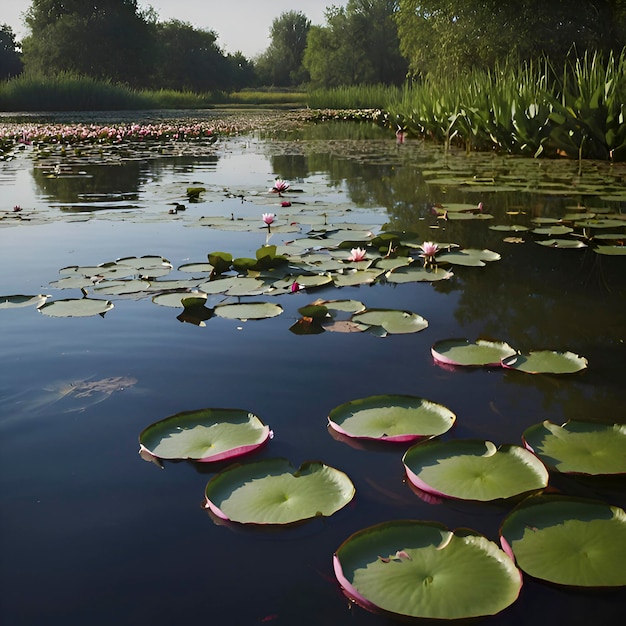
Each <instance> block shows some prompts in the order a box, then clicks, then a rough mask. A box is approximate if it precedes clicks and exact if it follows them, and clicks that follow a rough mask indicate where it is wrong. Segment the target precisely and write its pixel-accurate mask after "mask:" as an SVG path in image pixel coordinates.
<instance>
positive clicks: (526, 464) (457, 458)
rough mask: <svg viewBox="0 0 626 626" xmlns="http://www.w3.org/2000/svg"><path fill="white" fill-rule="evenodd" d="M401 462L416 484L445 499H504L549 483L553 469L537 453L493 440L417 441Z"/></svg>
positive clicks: (540, 487)
mask: <svg viewBox="0 0 626 626" xmlns="http://www.w3.org/2000/svg"><path fill="white" fill-rule="evenodd" d="M402 461H403V463H404V468H405V470H406V473H407V476H408V477H409V480H410V481H411V483H412V484H413V485H415V486H416V487H417V488H418V489H421V490H422V491H426V492H428V493H433V494H435V495H438V496H443V497H446V498H458V499H461V500H479V501H490V500H499V499H506V498H512V497H514V496H518V495H520V494H522V493H527V492H529V491H533V490H536V489H542V488H544V487H546V486H547V485H548V471H547V470H546V468H545V467H544V465H543V463H541V461H539V459H537V457H536V456H535V455H534V454H532V453H531V452H529V451H528V450H526V449H525V448H522V447H521V446H514V445H503V446H500V447H499V448H497V447H496V446H495V445H494V444H493V443H492V442H491V441H481V440H474V439H466V440H462V439H458V440H455V441H448V442H443V441H429V442H426V443H423V444H417V445H414V446H412V447H411V448H410V449H409V450H407V452H406V453H405V455H404V457H403V459H402Z"/></svg>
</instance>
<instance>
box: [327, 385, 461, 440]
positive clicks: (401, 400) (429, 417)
mask: <svg viewBox="0 0 626 626" xmlns="http://www.w3.org/2000/svg"><path fill="white" fill-rule="evenodd" d="M455 420H456V415H455V414H454V413H453V412H452V411H451V410H450V409H448V408H447V407H445V406H443V405H442V404H438V403H436V402H432V401H430V400H425V399H424V398H419V397H417V396H407V395H395V394H387V395H375V396H369V397H367V398H360V399H357V400H351V401H349V402H345V403H343V404H340V405H339V406H337V407H335V408H334V409H333V410H332V411H331V412H330V413H329V415H328V423H329V426H330V427H331V428H332V429H333V430H335V431H336V432H338V433H340V434H342V435H345V436H347V437H354V438H358V439H371V440H378V441H390V442H399V443H404V442H409V441H416V440H419V439H424V438H431V437H436V436H438V435H442V434H443V433H445V432H447V431H448V430H450V428H452V426H453V425H454V422H455Z"/></svg>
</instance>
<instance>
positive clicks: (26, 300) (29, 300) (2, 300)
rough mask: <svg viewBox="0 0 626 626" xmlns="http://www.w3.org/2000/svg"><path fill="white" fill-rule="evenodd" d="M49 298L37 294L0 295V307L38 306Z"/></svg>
mask: <svg viewBox="0 0 626 626" xmlns="http://www.w3.org/2000/svg"><path fill="white" fill-rule="evenodd" d="M48 298H49V296H43V295H41V294H38V295H36V296H23V295H14V296H0V309H18V308H21V307H25V306H34V307H40V306H41V305H42V304H44V302H45V301H46V300H47V299H48Z"/></svg>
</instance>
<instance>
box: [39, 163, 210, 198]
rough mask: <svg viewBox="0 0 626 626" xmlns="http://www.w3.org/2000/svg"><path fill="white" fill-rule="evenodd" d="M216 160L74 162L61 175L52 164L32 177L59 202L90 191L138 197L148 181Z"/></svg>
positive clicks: (40, 187) (92, 192)
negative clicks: (57, 173)
mask: <svg viewBox="0 0 626 626" xmlns="http://www.w3.org/2000/svg"><path fill="white" fill-rule="evenodd" d="M217 161H218V157H217V156H216V155H210V156H205V157H201V158H200V157H194V156H181V157H164V158H157V159H148V160H127V161H123V162H121V163H119V164H107V165H91V164H87V163H72V164H71V165H63V166H62V167H61V173H60V175H58V176H57V175H56V174H55V170H54V168H53V167H50V168H47V167H35V168H33V179H34V181H35V184H36V186H37V191H38V192H39V193H41V194H42V195H45V196H47V197H48V198H49V199H50V200H53V201H56V202H68V203H69V202H77V201H79V200H80V201H84V198H81V197H80V196H82V195H87V196H88V195H89V194H94V195H99V196H102V195H106V194H124V196H125V197H128V198H135V197H136V196H137V194H138V193H139V190H140V188H141V187H142V185H144V184H145V183H146V182H147V181H158V180H160V179H162V178H163V177H165V176H167V175H168V174H170V173H171V172H178V173H180V172H183V173H185V172H188V173H192V172H193V171H195V170H196V169H197V168H198V166H199V165H202V164H205V166H206V164H210V165H215V163H217ZM82 172H84V174H83V173H82Z"/></svg>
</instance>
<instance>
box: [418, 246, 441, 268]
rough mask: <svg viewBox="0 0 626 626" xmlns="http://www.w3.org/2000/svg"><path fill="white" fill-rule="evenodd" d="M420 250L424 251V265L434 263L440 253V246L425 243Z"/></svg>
mask: <svg viewBox="0 0 626 626" xmlns="http://www.w3.org/2000/svg"><path fill="white" fill-rule="evenodd" d="M420 248H421V249H422V254H420V256H422V257H424V265H428V264H429V263H434V261H435V255H436V254H437V252H439V246H438V245H437V244H436V243H434V242H433V241H425V242H424V243H423V244H422V245H421V246H420Z"/></svg>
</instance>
